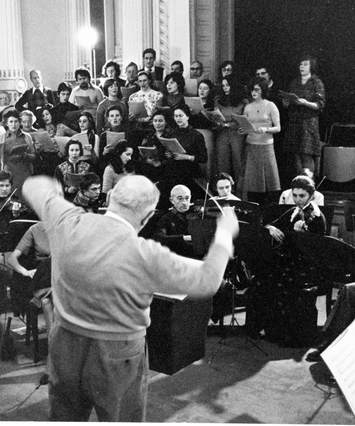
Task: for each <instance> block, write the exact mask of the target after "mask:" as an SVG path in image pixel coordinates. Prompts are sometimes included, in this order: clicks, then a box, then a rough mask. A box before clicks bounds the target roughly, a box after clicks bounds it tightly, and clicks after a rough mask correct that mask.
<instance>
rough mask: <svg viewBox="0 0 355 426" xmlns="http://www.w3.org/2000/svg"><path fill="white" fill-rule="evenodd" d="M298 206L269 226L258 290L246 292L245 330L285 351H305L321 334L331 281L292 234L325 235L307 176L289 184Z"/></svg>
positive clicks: (262, 243) (259, 267) (257, 276)
mask: <svg viewBox="0 0 355 426" xmlns="http://www.w3.org/2000/svg"><path fill="white" fill-rule="evenodd" d="M291 189H292V195H293V199H294V203H295V207H291V208H290V209H289V210H287V211H286V212H285V213H284V214H283V215H281V216H280V217H279V218H278V219H277V220H275V221H274V222H272V223H271V224H269V225H266V229H267V231H268V234H270V235H271V237H272V241H273V242H276V243H278V244H276V246H275V244H273V243H272V245H271V247H270V244H269V242H268V241H267V239H265V240H263V239H260V241H259V243H258V247H259V250H260V252H259V255H258V258H257V264H256V265H254V268H255V279H254V285H253V286H252V287H251V288H250V289H249V292H248V304H247V316H246V329H247V332H248V333H249V335H251V336H252V337H257V336H259V335H260V334H259V333H263V335H264V336H265V338H267V339H268V340H271V341H273V342H277V343H278V344H280V345H282V346H289V347H303V346H307V345H308V344H310V343H312V342H313V339H314V337H315V335H316V332H317V309H316V299H317V292H318V287H319V286H320V285H323V283H326V282H327V277H326V276H325V273H324V271H322V270H320V269H319V268H318V269H317V268H316V267H315V265H314V264H313V263H312V261H311V260H310V259H309V258H307V256H305V255H303V254H302V252H301V251H300V250H299V249H298V248H297V244H295V243H294V239H293V238H292V237H291V236H292V233H294V232H296V233H314V234H318V235H320V236H322V235H324V234H325V230H326V222H325V218H324V215H323V213H322V212H321V211H320V209H319V207H318V206H317V205H316V203H315V202H314V199H313V196H314V192H315V186H314V183H313V181H312V180H311V179H310V178H309V177H307V176H297V177H296V178H295V179H293V181H292V183H291Z"/></svg>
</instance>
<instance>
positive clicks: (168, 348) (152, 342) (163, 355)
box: [147, 295, 212, 374]
mask: <svg viewBox="0 0 355 426" xmlns="http://www.w3.org/2000/svg"><path fill="white" fill-rule="evenodd" d="M211 311H212V299H211V298H209V299H199V300H191V299H189V298H185V299H183V300H180V299H178V298H175V297H174V296H168V295H155V296H154V299H153V302H152V304H151V310H150V318H151V325H150V327H149V328H148V331H147V341H148V350H149V364H150V369H151V370H154V371H158V372H159V373H164V374H174V373H176V372H177V371H179V370H181V369H182V368H184V367H186V366H188V365H190V364H191V363H193V362H195V361H197V360H199V359H201V358H203V357H204V356H205V340H206V333H207V325H208V321H209V318H210V316H211Z"/></svg>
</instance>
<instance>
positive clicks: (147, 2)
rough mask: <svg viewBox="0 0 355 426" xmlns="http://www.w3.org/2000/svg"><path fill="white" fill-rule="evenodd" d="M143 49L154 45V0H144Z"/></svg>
mask: <svg viewBox="0 0 355 426" xmlns="http://www.w3.org/2000/svg"><path fill="white" fill-rule="evenodd" d="M142 40H143V49H146V48H147V47H153V0H143V1H142Z"/></svg>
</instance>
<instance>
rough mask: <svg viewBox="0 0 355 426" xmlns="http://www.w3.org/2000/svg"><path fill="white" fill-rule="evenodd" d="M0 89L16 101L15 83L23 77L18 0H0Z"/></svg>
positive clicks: (11, 101) (19, 6)
mask: <svg viewBox="0 0 355 426" xmlns="http://www.w3.org/2000/svg"><path fill="white" fill-rule="evenodd" d="M0 46H1V49H0V52H1V53H0V90H6V91H7V92H8V94H9V95H10V97H11V99H10V103H13V102H15V101H16V98H17V92H16V86H17V85H16V83H17V81H18V79H20V78H21V80H22V79H23V77H24V66H23V46H22V26H21V4H20V0H2V1H1V11H0Z"/></svg>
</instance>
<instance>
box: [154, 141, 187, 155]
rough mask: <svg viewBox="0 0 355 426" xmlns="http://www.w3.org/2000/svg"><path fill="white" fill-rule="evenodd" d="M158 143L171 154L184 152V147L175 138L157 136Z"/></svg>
mask: <svg viewBox="0 0 355 426" xmlns="http://www.w3.org/2000/svg"><path fill="white" fill-rule="evenodd" d="M158 139H159V141H160V143H161V144H162V145H163V146H164V147H165V149H166V150H168V151H170V152H171V153H173V154H186V151H185V149H184V148H183V147H182V145H181V144H180V142H179V141H178V140H177V139H176V138H161V137H158Z"/></svg>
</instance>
